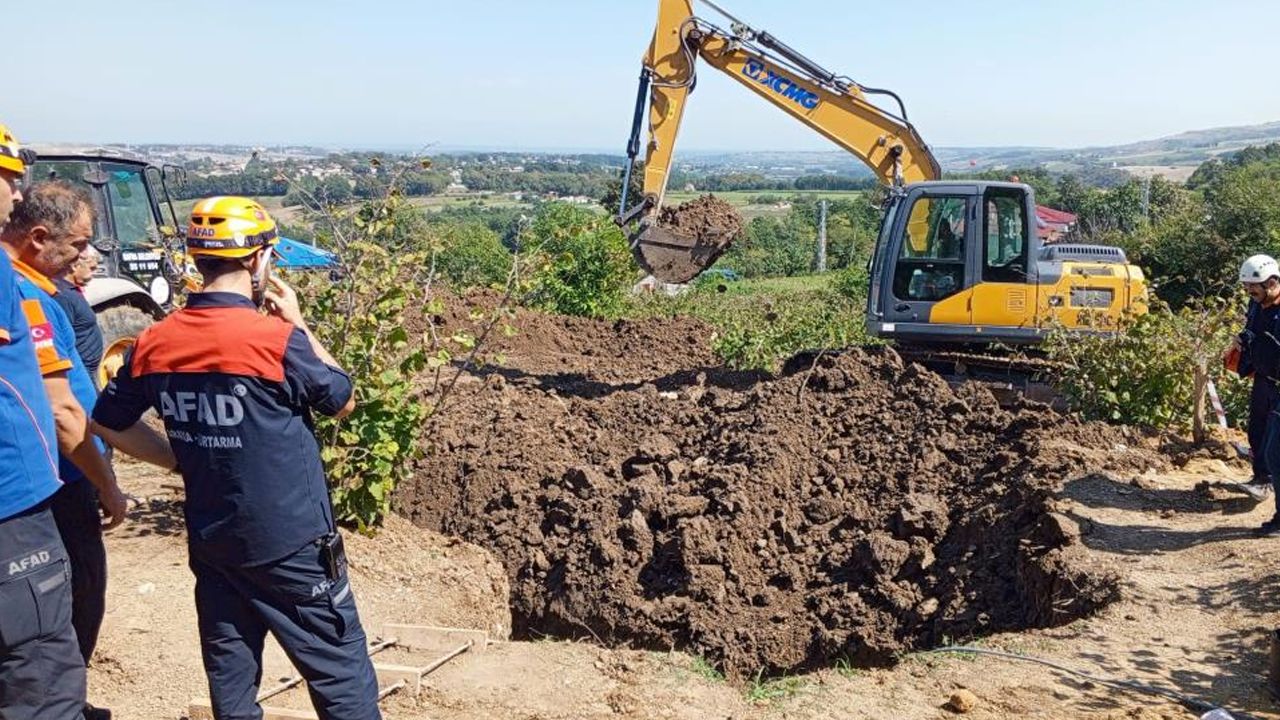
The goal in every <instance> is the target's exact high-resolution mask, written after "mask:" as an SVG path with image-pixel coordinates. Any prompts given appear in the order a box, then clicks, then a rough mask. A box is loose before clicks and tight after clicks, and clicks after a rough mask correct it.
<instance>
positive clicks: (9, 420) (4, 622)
mask: <svg viewBox="0 0 1280 720" xmlns="http://www.w3.org/2000/svg"><path fill="white" fill-rule="evenodd" d="M24 169H25V163H24V162H23V159H22V154H21V150H20V148H19V147H18V143H17V142H16V141H15V140H14V139H13V136H12V135H10V134H9V131H8V130H7V129H6V128H4V126H0V227H3V226H4V225H5V224H6V223H7V222H8V219H9V214H10V212H11V211H12V209H13V205H14V203H15V202H16V201H20V200H21V199H22V195H21V193H20V192H19V191H18V182H19V181H20V179H21V178H22V174H23V171H24ZM56 452H57V449H56V447H55V446H54V422H53V412H52V411H51V409H50V407H49V401H48V399H47V398H46V396H45V390H44V384H43V382H42V380H41V376H40V369H39V367H38V366H37V364H36V352H35V343H34V342H33V340H32V332H31V329H30V328H29V327H28V325H27V318H26V316H25V315H24V313H23V310H22V305H21V299H20V298H19V297H18V289H17V280H16V277H15V275H14V272H13V268H12V266H11V265H10V264H9V259H8V257H7V256H6V255H5V254H4V253H0V717H3V718H5V719H6V720H81V719H82V718H83V717H84V715H83V713H82V711H83V709H84V698H85V669H84V661H83V659H82V658H81V656H80V649H79V646H78V645H77V643H76V634H75V629H74V628H73V627H72V625H71V583H70V572H71V570H70V564H69V563H68V561H67V554H66V550H65V549H64V548H63V545H62V540H61V538H60V537H59V536H58V527H57V525H56V524H55V522H54V519H53V513H52V512H50V510H49V504H50V498H51V497H52V496H53V494H54V493H55V492H57V490H58V488H59V487H60V485H61V483H59V481H58V468H57V461H56V459H55V458H56Z"/></svg>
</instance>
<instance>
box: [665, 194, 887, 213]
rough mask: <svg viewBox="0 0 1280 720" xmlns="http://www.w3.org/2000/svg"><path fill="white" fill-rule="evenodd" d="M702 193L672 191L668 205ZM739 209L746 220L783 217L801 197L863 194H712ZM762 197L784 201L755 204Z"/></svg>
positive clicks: (815, 197)
mask: <svg viewBox="0 0 1280 720" xmlns="http://www.w3.org/2000/svg"><path fill="white" fill-rule="evenodd" d="M705 194H706V193H701V192H685V191H683V190H680V191H676V190H672V191H670V192H668V193H667V197H666V202H667V204H668V205H679V204H680V203H682V202H685V201H687V200H692V199H694V198H696V197H700V196H702V195H705ZM712 194H713V195H715V196H716V197H718V198H720V199H721V200H724V201H725V202H727V203H729V204H730V205H732V206H734V207H735V208H737V210H738V212H739V213H740V214H741V215H742V217H743V218H745V219H746V220H752V219H753V218H758V217H782V216H784V215H786V214H787V212H788V211H789V210H790V209H791V203H790V199H791V198H792V197H795V196H800V197H803V198H806V199H809V200H848V199H850V198H855V197H857V196H859V195H861V194H862V192H861V191H859V190H733V191H728V192H717V193H712ZM761 195H772V196H774V197H777V198H781V199H783V202H779V203H768V204H761V203H754V202H752V200H753V199H754V198H757V197H759V196H761Z"/></svg>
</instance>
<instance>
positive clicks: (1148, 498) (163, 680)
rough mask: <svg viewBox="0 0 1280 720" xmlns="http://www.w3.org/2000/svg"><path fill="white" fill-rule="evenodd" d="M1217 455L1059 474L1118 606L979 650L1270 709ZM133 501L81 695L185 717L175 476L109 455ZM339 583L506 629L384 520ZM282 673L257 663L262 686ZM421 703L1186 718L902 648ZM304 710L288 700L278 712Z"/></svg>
mask: <svg viewBox="0 0 1280 720" xmlns="http://www.w3.org/2000/svg"><path fill="white" fill-rule="evenodd" d="M1239 476H1240V472H1239V470H1238V469H1234V468H1228V467H1227V466H1226V465H1224V464H1223V463H1221V462H1219V461H1216V460H1204V459H1197V460H1192V461H1191V463H1190V464H1188V465H1187V466H1186V467H1185V468H1184V469H1182V470H1178V471H1170V472H1163V473H1147V474H1144V475H1142V476H1138V477H1136V478H1133V477H1127V478H1126V477H1112V476H1107V475H1102V474H1097V475H1086V476H1083V477H1077V478H1074V479H1072V480H1070V481H1069V482H1067V483H1066V485H1065V487H1064V489H1063V491H1062V493H1061V499H1060V508H1059V509H1060V510H1062V511H1065V512H1067V513H1068V514H1070V515H1072V516H1074V517H1076V518H1077V519H1078V520H1080V522H1081V525H1082V527H1083V531H1084V532H1083V536H1082V543H1083V544H1084V545H1085V546H1086V547H1087V548H1088V550H1089V551H1090V553H1091V554H1092V555H1094V556H1095V558H1096V560H1097V561H1098V562H1099V563H1101V564H1103V565H1106V566H1110V567H1113V568H1115V569H1116V570H1117V571H1119V572H1120V573H1121V575H1122V578H1123V585H1122V586H1123V590H1122V597H1121V599H1120V600H1119V601H1118V602H1116V603H1114V604H1112V605H1110V606H1109V607H1107V608H1106V609H1104V610H1103V611H1102V612H1100V613H1099V614H1097V615H1095V616H1092V617H1089V618H1085V619H1083V620H1079V621H1076V622H1074V623H1072V624H1070V625H1067V626H1064V627H1059V628H1056V629H1051V630H1038V631H1031V632H1022V633H1016V634H1004V635H997V636H993V637H987V638H982V639H979V640H977V641H976V642H978V643H979V644H981V645H982V646H983V647H989V648H1000V649H1006V650H1012V651H1017V652H1022V653H1028V654H1032V655H1036V656H1039V657H1044V658H1048V659H1052V660H1055V661H1057V662H1060V663H1062V664H1065V665H1068V666H1070V667H1073V668H1077V669H1081V670H1086V671H1090V672H1095V673H1098V674H1101V675H1106V676H1110V677H1117V678H1130V679H1135V680H1140V681H1143V682H1150V683H1154V684H1159V685H1160V686H1162V687H1166V688H1169V689H1173V690H1176V691H1178V692H1181V693H1184V694H1188V695H1192V696H1195V697H1198V698H1202V699H1205V700H1209V701H1212V702H1214V703H1219V704H1222V705H1225V706H1227V707H1228V708H1230V709H1232V710H1242V711H1245V712H1248V713H1251V714H1252V715H1254V716H1258V717H1280V709H1278V708H1277V706H1276V705H1275V704H1273V702H1272V701H1271V700H1270V699H1269V696H1268V695H1267V693H1266V691H1265V684H1264V675H1265V670H1266V662H1267V660H1266V655H1267V639H1268V631H1269V629H1271V628H1274V627H1276V626H1277V625H1280V617H1277V613H1276V607H1277V595H1276V586H1277V583H1280V570H1277V565H1278V564H1280V541H1275V540H1256V539H1252V538H1250V537H1249V536H1248V535H1247V533H1246V532H1245V528H1248V527H1250V526H1252V525H1255V524H1256V523H1258V522H1260V521H1261V520H1263V519H1265V517H1266V515H1267V513H1268V512H1269V511H1270V507H1269V505H1268V504H1264V505H1262V506H1255V505H1253V504H1252V503H1248V502H1244V501H1242V500H1240V499H1238V498H1236V497H1235V496H1232V495H1230V494H1227V493H1223V492H1219V491H1216V490H1210V491H1208V492H1205V491H1204V490H1198V489H1197V488H1196V485H1197V483H1200V482H1203V481H1205V480H1211V481H1212V480H1218V479H1221V478H1223V477H1239ZM121 477H122V481H123V482H124V484H125V486H126V487H127V488H128V490H129V492H131V493H132V494H134V495H135V496H138V497H139V498H141V499H142V500H143V502H142V503H141V505H140V506H139V507H137V508H136V509H135V510H134V511H133V513H132V514H131V522H130V523H129V524H128V525H126V526H124V527H122V528H120V529H117V530H115V531H113V532H111V533H110V535H109V540H108V545H109V550H110V553H111V588H110V592H109V596H108V613H107V619H106V625H105V627H104V629H103V633H102V642H101V644H100V645H99V649H98V655H97V659H96V661H95V663H94V666H93V668H92V669H91V672H90V697H91V699H92V700H94V701H95V702H97V703H98V704H100V705H104V706H107V707H111V708H113V709H114V710H115V712H116V716H117V717H119V718H179V717H183V716H184V714H185V709H186V706H187V703H188V701H189V700H190V699H191V698H194V697H198V696H202V695H204V694H205V690H204V684H203V683H204V681H203V675H202V672H201V669H200V661H199V651H198V645H197V642H196V633H195V629H194V610H193V607H192V601H191V590H192V581H191V577H190V573H189V572H188V570H187V569H186V567H185V565H186V552H185V546H184V541H183V537H182V527H181V516H180V511H179V507H178V505H177V503H176V499H177V498H178V497H180V495H179V494H178V493H176V492H175V491H173V490H171V489H169V488H167V487H165V485H166V484H170V483H172V482H173V479H171V477H170V476H166V475H160V474H156V473H153V472H150V471H149V470H147V469H146V468H144V467H141V466H138V465H133V464H123V465H122V467H121ZM349 547H350V555H351V562H352V566H353V580H354V584H355V587H356V591H357V593H358V597H359V600H360V603H361V610H362V614H363V617H364V621H365V625H366V627H367V628H368V629H369V630H370V633H371V635H376V634H377V630H378V628H379V627H380V626H381V625H382V623H384V622H388V621H411V622H422V623H434V624H445V625H455V626H467V627H478V628H485V629H487V630H488V631H489V632H490V636H491V637H492V638H494V639H502V638H504V637H505V636H506V634H507V632H508V628H509V623H510V616H509V613H508V612H507V610H506V606H505V599H506V593H507V585H506V576H505V573H504V572H503V570H502V568H501V567H500V566H499V565H498V563H497V562H496V561H495V560H494V559H493V558H492V557H491V556H490V555H489V554H488V553H486V552H485V551H483V550H481V549H479V548H476V547H474V546H470V545H467V544H464V543H460V542H457V541H454V540H450V539H448V538H445V537H442V536H440V535H437V534H434V533H431V532H429V531H425V530H421V529H418V528H414V527H412V526H410V525H408V523H406V522H404V521H402V520H399V519H392V520H391V521H390V522H389V524H388V526H387V528H386V529H385V530H384V531H383V533H382V535H381V536H380V537H379V538H378V540H377V541H376V542H374V541H370V540H367V539H364V538H359V537H354V538H351V539H350V542H349ZM287 674H288V667H287V664H286V662H285V661H284V659H283V658H282V656H281V655H280V654H279V652H278V651H276V650H274V649H273V650H272V651H271V652H269V653H268V671H267V676H266V677H267V680H266V682H267V683H269V682H270V681H271V680H272V679H275V678H278V677H282V676H284V675H287ZM428 680H429V682H428V688H427V689H426V690H425V691H424V692H423V694H422V695H421V696H420V697H418V698H405V697H393V698H391V699H389V700H388V701H386V702H385V703H384V708H385V715H386V717H388V718H488V717H503V718H530V719H532V718H547V719H550V718H613V717H624V718H668V717H669V718H775V717H781V718H836V717H839V718H901V719H903V720H910V719H916V718H919V719H922V720H923V719H924V718H943V717H950V716H952V715H953V714H954V713H953V712H952V711H950V710H948V709H945V708H944V705H945V704H946V703H947V701H948V699H949V698H950V696H951V695H952V693H953V692H955V691H956V690H957V689H961V688H966V689H968V690H970V691H971V692H972V693H974V695H975V696H976V697H977V704H976V706H975V707H974V708H973V709H972V710H971V711H970V712H969V713H967V715H968V716H969V717H974V718H1009V717H1036V718H1116V719H1117V720H1118V719H1120V718H1140V719H1141V718H1184V717H1195V715H1194V714H1192V713H1190V712H1187V711H1185V710H1183V709H1181V708H1179V707H1177V706H1176V705H1173V704H1170V703H1162V702H1156V701H1152V700H1150V699H1147V698H1144V697H1142V696H1139V695H1133V694H1122V693H1118V692H1116V691H1111V690H1107V689H1105V688H1103V687H1100V686H1097V685H1092V684H1090V683H1086V682H1081V681H1078V680H1076V679H1073V678H1071V677H1067V676H1063V675H1060V674H1056V673H1054V672H1053V671H1051V670H1048V669H1046V668H1041V667H1039V666H1035V665H1029V664H1022V663H1013V662H1009V661H1004V660H997V659H989V658H985V657H971V656H969V657H966V656H926V655H920V654H916V655H909V656H907V657H904V658H903V659H902V661H901V663H900V664H898V665H897V666H896V667H895V668H893V669H887V670H865V671H864V670H858V669H853V668H845V667H836V668H831V669H829V670H825V671H820V672H816V673H811V674H806V675H799V676H792V677H786V678H781V679H776V680H773V681H765V680H761V681H758V682H750V681H748V682H746V683H739V684H734V683H730V682H727V681H724V680H722V679H720V678H719V677H718V676H717V674H716V673H715V672H714V671H712V670H710V669H709V668H707V667H706V666H705V664H703V663H702V662H701V661H700V660H699V659H698V658H695V657H690V656H688V655H684V654H681V653H678V652H655V651H651V650H650V651H640V650H628V649H606V648H601V647H597V646H595V645H594V644H591V643H584V642H561V641H555V640H549V639H548V640H540V641H533V642H497V643H495V644H493V645H491V646H490V647H489V648H488V650H487V652H485V653H483V654H478V655H474V656H466V655H464V656H463V657H462V658H460V659H459V660H457V661H454V662H452V663H450V664H448V665H446V666H444V667H443V668H442V669H440V670H438V671H436V672H435V673H433V674H432V675H430V676H429V677H428ZM273 702H274V703H275V704H278V705H285V706H293V707H303V706H305V704H306V701H305V697H304V695H303V693H302V692H301V691H293V692H292V693H291V694H289V695H287V696H285V697H283V698H280V699H278V700H275V701H273Z"/></svg>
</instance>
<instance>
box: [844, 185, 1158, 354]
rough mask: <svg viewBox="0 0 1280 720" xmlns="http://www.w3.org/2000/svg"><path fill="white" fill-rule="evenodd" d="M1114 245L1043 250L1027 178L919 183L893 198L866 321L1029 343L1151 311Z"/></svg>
mask: <svg viewBox="0 0 1280 720" xmlns="http://www.w3.org/2000/svg"><path fill="white" fill-rule="evenodd" d="M1145 298H1146V286H1145V280H1144V278H1143V276H1142V271H1141V270H1140V269H1138V268H1136V267H1134V266H1131V265H1128V264H1127V261H1126V259H1125V257H1124V253H1123V252H1122V251H1120V250H1119V249H1117V248H1110V247H1099V246H1091V245H1078V244H1070V243H1062V244H1057V245H1052V246H1045V245H1044V244H1043V243H1042V241H1041V238H1040V236H1039V232H1038V226H1037V221H1036V203H1035V195H1034V192H1033V191H1032V189H1031V188H1030V187H1029V186H1027V185H1023V184H1020V183H1006V182H963V181H961V182H949V181H941V182H940V181H933V182H921V183H915V184H913V185H910V186H908V187H907V188H905V189H904V190H903V191H901V192H899V193H896V194H894V195H893V196H892V197H891V198H890V200H889V202H888V204H887V206H886V210H885V216H884V221H883V224H882V225H881V229H880V236H879V239H878V242H877V244H876V252H875V255H874V256H873V258H872V268H871V288H870V294H869V297H868V299H867V326H868V328H869V330H870V331H871V333H872V334H873V335H876V336H878V337H884V338H895V339H899V340H904V341H908V342H912V343H926V344H935V343H992V342H999V343H1004V344H1014V345H1016V344H1028V343H1036V342H1039V341H1041V340H1043V339H1044V335H1045V333H1046V332H1047V330H1048V328H1049V327H1051V326H1052V325H1054V324H1057V323H1061V324H1065V325H1068V326H1071V327H1084V326H1094V327H1100V328H1105V327H1106V326H1108V325H1113V324H1114V323H1115V322H1117V321H1118V320H1119V319H1120V317H1121V316H1123V315H1124V313H1126V312H1130V311H1134V310H1135V309H1139V310H1140V309H1141V308H1143V307H1145Z"/></svg>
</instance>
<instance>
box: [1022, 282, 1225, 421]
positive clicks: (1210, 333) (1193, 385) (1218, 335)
mask: <svg viewBox="0 0 1280 720" xmlns="http://www.w3.org/2000/svg"><path fill="white" fill-rule="evenodd" d="M1243 317H1244V314H1243V308H1242V304H1241V300H1240V298H1239V297H1233V298H1231V299H1228V300H1223V299H1221V298H1217V297H1208V298H1201V299H1197V300H1193V301H1189V302H1187V303H1186V304H1185V305H1184V306H1183V307H1181V308H1179V309H1177V310H1173V309H1171V308H1170V307H1169V306H1168V305H1165V304H1163V303H1159V302H1157V303H1155V304H1154V305H1153V307H1152V308H1151V311H1150V312H1149V313H1147V314H1146V315H1142V316H1139V317H1136V318H1131V319H1128V320H1126V321H1125V323H1124V324H1123V327H1122V328H1121V330H1120V331H1119V332H1116V333H1113V334H1096V335H1081V334H1077V333H1072V332H1068V331H1065V330H1062V329H1057V330H1054V331H1053V332H1052V333H1051V335H1050V337H1049V340H1048V342H1047V343H1046V349H1047V350H1048V352H1049V355H1050V357H1051V358H1053V359H1056V360H1059V361H1063V362H1065V363H1066V364H1067V365H1068V366H1069V367H1070V370H1068V371H1066V372H1064V373H1063V374H1062V376H1061V377H1060V379H1059V387H1060V388H1061V390H1062V391H1063V392H1064V393H1065V394H1066V395H1067V397H1068V399H1069V400H1070V401H1071V403H1072V405H1073V407H1075V408H1076V409H1078V410H1079V411H1080V412H1082V413H1083V414H1084V416H1085V417H1087V418H1091V419H1101V420H1108V421H1112V422H1120V423H1126V424H1136V425H1149V426H1153V427H1160V428H1171V429H1173V428H1178V429H1185V428H1189V427H1195V426H1196V425H1197V416H1196V408H1197V405H1196V403H1197V397H1196V396H1197V394H1198V392H1199V391H1200V390H1201V389H1202V382H1197V380H1198V379H1200V380H1201V381H1203V380H1204V379H1211V380H1213V381H1214V382H1215V383H1216V385H1217V386H1218V387H1219V389H1220V390H1225V391H1226V393H1227V396H1228V398H1229V399H1231V400H1232V404H1233V407H1234V406H1236V405H1238V400H1236V399H1235V398H1236V396H1238V393H1239V388H1240V383H1239V382H1238V381H1235V380H1232V379H1231V378H1228V377H1226V374H1227V373H1226V371H1225V370H1224V368H1223V367H1222V363H1221V360H1220V355H1221V352H1222V351H1223V350H1224V349H1225V348H1226V347H1227V346H1228V345H1229V344H1230V341H1231V336H1232V335H1233V334H1234V333H1236V332H1238V331H1239V327H1240V325H1241V323H1242V319H1243ZM1205 411H1206V413H1207V405H1206V406H1205ZM1200 417H1201V418H1203V417H1204V414H1202V415H1201V416H1200Z"/></svg>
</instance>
